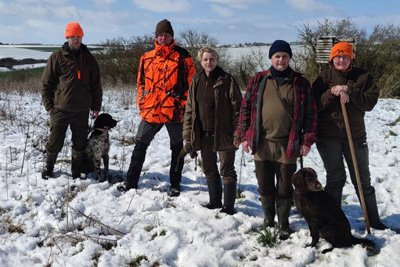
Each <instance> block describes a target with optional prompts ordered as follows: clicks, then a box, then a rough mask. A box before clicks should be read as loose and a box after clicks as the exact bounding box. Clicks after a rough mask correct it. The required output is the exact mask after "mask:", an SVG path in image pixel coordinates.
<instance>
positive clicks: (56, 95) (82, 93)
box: [42, 43, 103, 112]
mask: <svg viewBox="0 0 400 267" xmlns="http://www.w3.org/2000/svg"><path fill="white" fill-rule="evenodd" d="M42 84H43V87H42V103H43V105H44V108H45V109H46V110H47V111H49V110H51V109H53V108H56V109H59V110H63V111H68V112H83V111H87V110H89V109H90V110H94V111H99V110H100V109H101V102H102V96H103V90H102V85H101V80H100V70H99V65H98V64H97V61H96V59H95V58H94V56H93V55H92V54H91V53H90V52H89V50H88V49H87V47H86V46H85V45H83V44H81V49H80V54H78V55H76V56H75V54H74V53H73V52H72V50H71V49H70V48H69V47H68V43H64V45H63V47H62V48H60V49H58V50H57V51H54V52H53V54H52V55H51V56H50V58H49V59H48V61H47V64H46V67H45V69H44V72H43V76H42Z"/></svg>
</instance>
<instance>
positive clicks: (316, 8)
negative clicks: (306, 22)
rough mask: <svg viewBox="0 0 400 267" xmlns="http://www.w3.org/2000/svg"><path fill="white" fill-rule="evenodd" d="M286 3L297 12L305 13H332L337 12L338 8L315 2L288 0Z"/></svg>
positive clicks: (311, 0)
mask: <svg viewBox="0 0 400 267" xmlns="http://www.w3.org/2000/svg"><path fill="white" fill-rule="evenodd" d="M286 3H287V4H288V5H289V6H290V7H291V8H292V9H295V10H299V11H303V12H326V13H331V12H333V11H335V10H337V8H336V7H333V6H329V5H325V4H324V3H322V2H320V1H315V0H286Z"/></svg>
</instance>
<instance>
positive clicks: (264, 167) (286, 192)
mask: <svg viewBox="0 0 400 267" xmlns="http://www.w3.org/2000/svg"><path fill="white" fill-rule="evenodd" d="M254 162H255V167H256V177H257V181H258V192H259V193H260V196H270V195H274V196H275V199H276V200H277V199H287V198H291V197H293V187H292V176H293V174H294V173H295V172H296V168H297V165H296V164H284V163H279V162H274V161H258V160H256V161H254ZM275 176H276V184H275Z"/></svg>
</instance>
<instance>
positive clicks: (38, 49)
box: [24, 46, 60, 52]
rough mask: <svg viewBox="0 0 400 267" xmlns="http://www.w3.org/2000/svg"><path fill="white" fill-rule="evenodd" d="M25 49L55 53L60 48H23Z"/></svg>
mask: <svg viewBox="0 0 400 267" xmlns="http://www.w3.org/2000/svg"><path fill="white" fill-rule="evenodd" d="M24 48H25V49H32V50H35V51H41V52H54V51H56V50H57V49H58V48H60V46H31V47H29V46H28V47H24Z"/></svg>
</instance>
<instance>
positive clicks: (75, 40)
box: [67, 36, 82, 50]
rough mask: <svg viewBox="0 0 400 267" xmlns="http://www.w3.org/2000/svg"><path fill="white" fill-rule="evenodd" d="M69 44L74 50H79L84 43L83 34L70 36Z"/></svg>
mask: <svg viewBox="0 0 400 267" xmlns="http://www.w3.org/2000/svg"><path fill="white" fill-rule="evenodd" d="M67 41H68V46H69V47H70V48H71V49H72V50H79V48H80V47H81V43H82V36H70V37H68V38H67Z"/></svg>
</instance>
